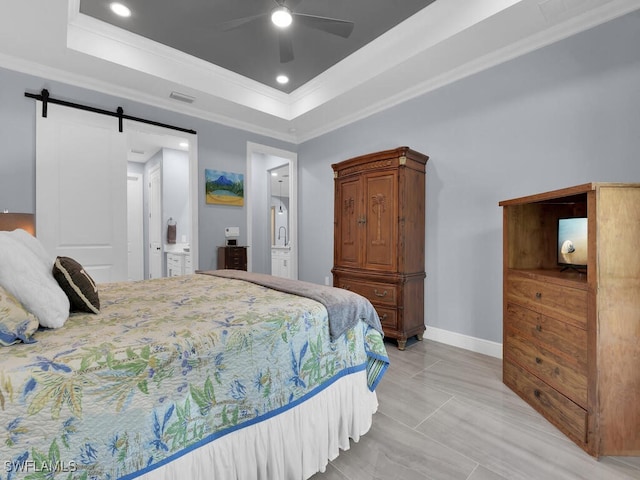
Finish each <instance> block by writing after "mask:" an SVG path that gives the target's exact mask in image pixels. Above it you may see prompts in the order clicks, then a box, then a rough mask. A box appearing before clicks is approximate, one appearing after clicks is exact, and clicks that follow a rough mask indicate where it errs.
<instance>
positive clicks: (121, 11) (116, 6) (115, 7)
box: [109, 2, 131, 17]
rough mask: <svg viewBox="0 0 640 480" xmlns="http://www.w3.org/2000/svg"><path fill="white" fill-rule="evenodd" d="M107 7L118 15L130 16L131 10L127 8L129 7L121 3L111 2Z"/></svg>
mask: <svg viewBox="0 0 640 480" xmlns="http://www.w3.org/2000/svg"><path fill="white" fill-rule="evenodd" d="M109 8H111V11H112V12H113V13H115V14H116V15H119V16H120V17H130V16H131V10H130V9H129V7H127V6H126V5H123V4H122V3H118V2H113V3H112V4H111V5H109Z"/></svg>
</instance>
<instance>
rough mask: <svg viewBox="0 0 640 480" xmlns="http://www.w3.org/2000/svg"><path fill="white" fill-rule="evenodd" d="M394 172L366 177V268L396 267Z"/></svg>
mask: <svg viewBox="0 0 640 480" xmlns="http://www.w3.org/2000/svg"><path fill="white" fill-rule="evenodd" d="M396 179H397V176H396V174H395V172H391V173H385V174H383V175H380V174H378V175H368V176H366V177H365V178H364V182H365V189H364V201H365V206H366V223H365V224H364V227H365V232H366V233H365V243H366V246H365V249H364V265H363V266H364V268H367V269H373V270H389V271H395V269H396V260H397V249H396V237H397V235H396V232H397V230H396V228H397V220H398V203H397V194H396V185H397V180H396Z"/></svg>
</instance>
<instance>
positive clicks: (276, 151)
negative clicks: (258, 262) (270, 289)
mask: <svg viewBox="0 0 640 480" xmlns="http://www.w3.org/2000/svg"><path fill="white" fill-rule="evenodd" d="M255 155H270V156H273V157H279V158H282V159H283V162H282V163H283V164H285V163H288V164H289V222H290V223H289V243H290V245H291V260H290V261H291V263H290V265H291V278H294V279H297V278H298V251H299V250H298V154H297V153H295V152H291V151H288V150H282V149H280V148H275V147H270V146H268V145H262V144H259V143H254V142H247V167H246V170H247V182H246V184H247V185H251V182H252V181H253V177H255V178H256V179H259V178H264V179H265V182H266V178H267V175H266V170H264V171H263V170H262V169H256V168H254V166H253V157H254V156H255ZM245 197H246V200H247V201H246V205H247V246H248V247H249V248H251V247H252V245H251V239H252V238H253V237H252V231H253V226H252V225H253V217H254V215H259V214H260V213H259V212H255V211H254V208H253V198H252V189H246V191H245ZM266 201H267V199H265V202H266ZM269 211H270V203H267V204H266V206H265V209H264V212H263V214H264V215H265V216H267V215H269ZM267 218H268V217H267ZM266 224H267V225H269V221H267V222H266ZM265 238H268V237H265ZM270 247H271V245H269V251H271V249H270ZM250 251H251V250H250ZM247 269H248V270H249V271H252V261H251V255H247Z"/></svg>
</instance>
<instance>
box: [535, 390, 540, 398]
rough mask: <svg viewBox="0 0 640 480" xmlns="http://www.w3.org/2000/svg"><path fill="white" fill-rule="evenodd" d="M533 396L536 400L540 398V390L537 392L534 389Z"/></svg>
mask: <svg viewBox="0 0 640 480" xmlns="http://www.w3.org/2000/svg"><path fill="white" fill-rule="evenodd" d="M533 395H534V396H535V397H536V398H540V395H541V394H540V390H538V389H537V388H536V389H535V390H534V391H533Z"/></svg>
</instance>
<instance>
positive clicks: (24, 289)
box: [0, 232, 69, 328]
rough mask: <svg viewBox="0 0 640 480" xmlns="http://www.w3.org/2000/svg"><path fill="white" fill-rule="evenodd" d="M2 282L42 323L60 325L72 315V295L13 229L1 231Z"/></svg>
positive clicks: (55, 326)
mask: <svg viewBox="0 0 640 480" xmlns="http://www.w3.org/2000/svg"><path fill="white" fill-rule="evenodd" d="M0 286H2V287H4V289H5V290H6V291H7V292H9V293H10V294H12V295H13V296H14V297H16V299H18V301H19V302H20V303H21V304H22V305H23V306H24V308H26V309H27V310H28V311H29V312H31V313H32V314H34V315H35V316H36V318H37V319H38V322H39V323H40V325H41V326H43V327H48V328H59V327H61V326H63V325H64V322H66V321H67V318H69V299H68V298H67V296H66V295H65V293H64V292H63V291H62V289H61V288H60V286H59V285H58V282H56V280H55V278H53V275H52V274H51V270H50V269H47V267H46V266H45V264H44V262H43V261H42V259H41V258H38V256H37V255H36V254H35V253H33V251H32V250H31V249H30V248H29V247H27V246H25V245H24V244H23V243H22V242H20V241H19V240H18V239H16V237H15V236H13V235H11V233H10V232H0Z"/></svg>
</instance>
